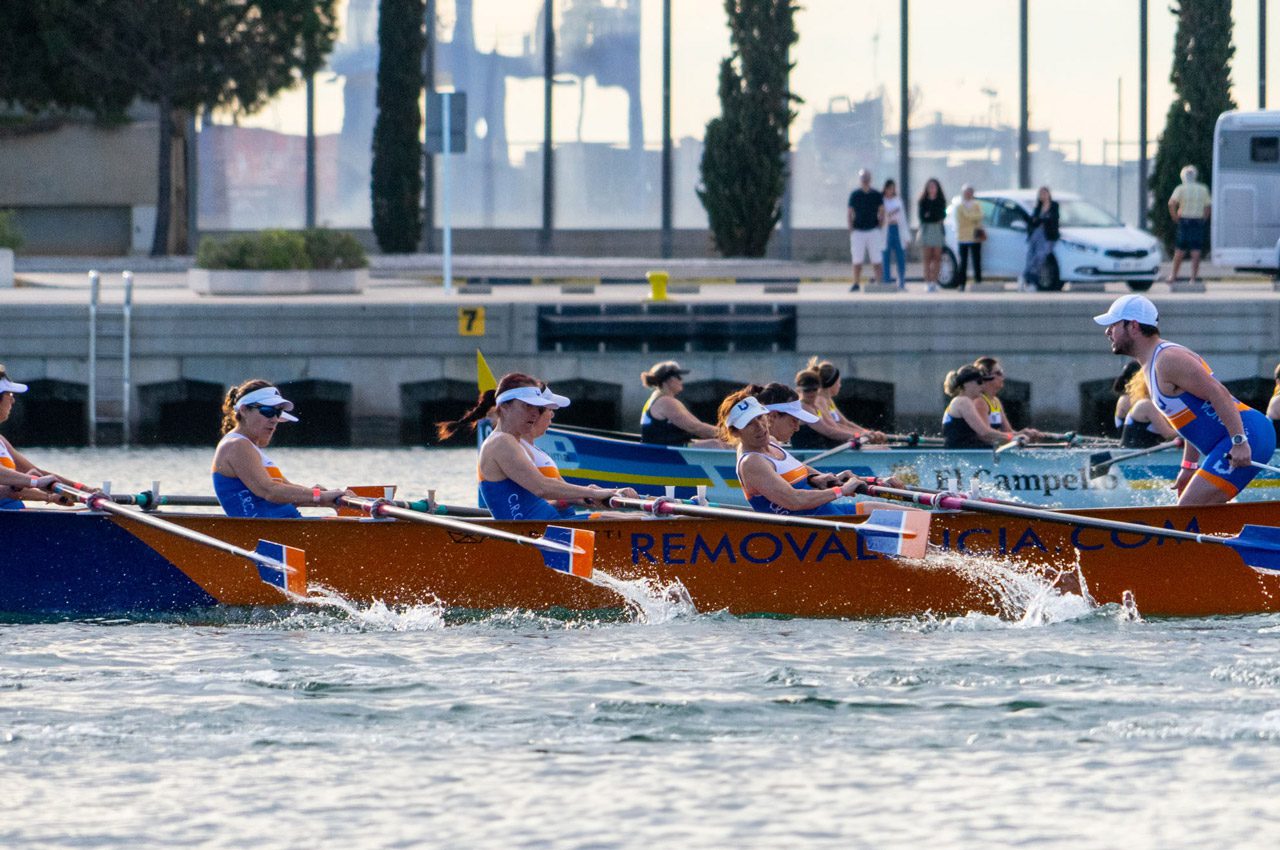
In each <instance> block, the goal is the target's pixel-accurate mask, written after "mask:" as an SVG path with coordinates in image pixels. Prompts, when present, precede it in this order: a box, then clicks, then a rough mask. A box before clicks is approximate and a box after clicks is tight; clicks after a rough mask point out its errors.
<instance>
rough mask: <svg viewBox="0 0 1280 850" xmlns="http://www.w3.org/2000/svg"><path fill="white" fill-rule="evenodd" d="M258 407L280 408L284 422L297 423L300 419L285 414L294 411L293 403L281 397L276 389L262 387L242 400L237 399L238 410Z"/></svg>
mask: <svg viewBox="0 0 1280 850" xmlns="http://www.w3.org/2000/svg"><path fill="white" fill-rule="evenodd" d="M251 404H252V405H256V406H258V407H278V408H280V409H281V411H282V412H281V414H280V419H281V420H282V421H284V422H297V421H298V417H296V416H294V415H293V414H291V413H284V412H283V411H286V410H293V402H291V401H289V400H288V399H287V398H285V397H284V396H282V395H280V391H279V390H278V389H276V388H275V387H260V388H259V389H256V390H254V391H253V392H251V393H245V394H244V396H243V397H242V398H239V399H236V410H240V409H241V408H244V407H248V406H249V405H251Z"/></svg>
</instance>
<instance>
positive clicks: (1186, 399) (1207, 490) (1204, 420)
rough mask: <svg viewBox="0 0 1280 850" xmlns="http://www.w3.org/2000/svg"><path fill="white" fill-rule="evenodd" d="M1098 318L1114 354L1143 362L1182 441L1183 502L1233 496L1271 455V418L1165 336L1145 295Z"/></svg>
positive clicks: (1119, 302) (1215, 501) (1178, 484)
mask: <svg viewBox="0 0 1280 850" xmlns="http://www.w3.org/2000/svg"><path fill="white" fill-rule="evenodd" d="M1093 320H1094V321H1095V322H1097V323H1098V324H1100V325H1102V326H1103V327H1105V328H1106V329H1107V340H1108V341H1109V342H1110V343H1111V352H1112V353H1113V354H1119V355H1122V356H1124V357H1132V358H1133V359H1134V360H1137V361H1138V363H1140V364H1141V365H1142V371H1143V373H1144V374H1145V375H1146V378H1147V388H1148V389H1149V390H1150V391H1151V400H1152V401H1154V402H1155V404H1156V407H1157V408H1158V409H1159V410H1160V412H1161V413H1163V414H1164V416H1165V418H1166V419H1168V420H1169V423H1170V424H1171V425H1173V427H1174V428H1176V429H1177V431H1178V435H1179V436H1181V437H1182V439H1183V440H1184V441H1185V444H1184V446H1183V450H1182V469H1181V470H1180V471H1179V473H1178V479H1177V481H1175V482H1174V487H1175V488H1176V489H1177V491H1178V504H1179V505H1220V504H1222V503H1223V502H1227V501H1230V500H1231V499H1234V498H1235V497H1236V494H1237V493H1239V492H1240V491H1241V490H1243V489H1244V488H1245V487H1247V486H1248V485H1249V482H1250V481H1252V480H1253V479H1254V477H1255V476H1256V475H1257V474H1258V467H1256V466H1253V465H1252V462H1253V461H1255V460H1256V461H1258V462H1259V463H1269V462H1270V461H1271V455H1272V454H1273V453H1274V452H1275V449H1276V433H1275V429H1274V428H1273V427H1272V425H1271V422H1270V421H1269V420H1268V419H1267V417H1265V416H1263V415H1262V414H1261V413H1260V412H1258V411H1257V410H1254V409H1253V408H1252V407H1250V406H1249V405H1247V404H1244V403H1243V402H1241V401H1240V400H1239V399H1236V398H1235V397H1234V396H1232V395H1231V391H1230V390H1228V389H1227V388H1226V387H1224V386H1223V385H1222V382H1221V381H1219V380H1218V379H1217V378H1215V377H1214V376H1213V372H1212V370H1210V369H1209V364H1207V363H1205V362H1204V360H1202V359H1201V358H1200V356H1199V355H1198V354H1196V353H1195V352H1194V351H1192V350H1191V349H1189V348H1186V347H1184V346H1181V345H1178V344H1177V343H1174V342H1167V341H1165V340H1163V339H1161V338H1160V330H1159V327H1158V325H1159V320H1160V317H1159V314H1158V313H1157V312H1156V305H1154V304H1152V303H1151V301H1150V300H1149V299H1148V298H1147V297H1146V296H1145V295H1123V296H1121V297H1119V298H1117V299H1116V300H1115V301H1114V302H1112V304H1111V308H1110V309H1109V310H1107V312H1105V313H1103V314H1101V315H1099V316H1094V317H1093Z"/></svg>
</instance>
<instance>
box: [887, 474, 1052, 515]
mask: <svg viewBox="0 0 1280 850" xmlns="http://www.w3.org/2000/svg"><path fill="white" fill-rule="evenodd" d="M862 480H863V481H866V482H867V483H868V484H871V485H876V486H881V487H889V486H892V485H890V484H888V483H887V482H886V480H885V479H883V478H877V477H875V476H874V475H871V476H866V477H864V478H863V479H862ZM899 489H902V490H910V491H911V492H912V493H927V494H928V495H930V496H950V495H955V493H954V491H949V490H931V489H929V488H928V487H917V486H914V485H911V484H904V485H902V487H901V488H899ZM969 498H970V499H978V500H980V501H983V502H990V503H991V504H993V505H1016V506H1017V507H1026V506H1027V504H1026V502H1015V501H1013V500H1011V499H997V498H995V497H994V496H974V495H972V494H970V495H969Z"/></svg>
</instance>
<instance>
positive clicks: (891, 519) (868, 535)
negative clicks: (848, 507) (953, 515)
mask: <svg viewBox="0 0 1280 850" xmlns="http://www.w3.org/2000/svg"><path fill="white" fill-rule="evenodd" d="M932 519H933V516H932V514H930V513H929V512H928V511H895V510H891V509H888V508H883V509H880V508H878V509H876V510H873V511H872V512H871V515H870V516H868V517H867V521H866V522H865V523H863V524H862V525H860V526H858V528H859V529H860V531H859V533H860V534H861V535H862V537H863V539H864V540H865V542H866V547H867V548H868V549H870V550H871V551H872V552H879V553H881V554H883V555H896V556H897V557H900V558H923V557H924V555H925V550H926V549H927V548H928V546H929V522H930V520H932Z"/></svg>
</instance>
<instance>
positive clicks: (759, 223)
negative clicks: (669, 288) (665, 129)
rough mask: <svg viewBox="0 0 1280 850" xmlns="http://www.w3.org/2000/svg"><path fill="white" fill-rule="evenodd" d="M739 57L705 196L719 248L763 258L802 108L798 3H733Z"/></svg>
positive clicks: (711, 143)
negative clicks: (793, 79)
mask: <svg viewBox="0 0 1280 850" xmlns="http://www.w3.org/2000/svg"><path fill="white" fill-rule="evenodd" d="M724 8H725V12H726V13H727V14H728V16H729V38H730V42H731V44H732V51H731V52H730V54H729V57H728V58H726V59H724V60H723V61H722V62H721V63H720V115H719V117H717V118H713V119H711V121H710V122H708V124H707V129H706V134H705V138H704V140H703V148H702V163H701V173H702V185H701V186H700V187H699V188H698V197H699V199H701V201H702V206H703V207H705V208H706V210H707V218H708V220H709V222H710V224H711V233H712V237H713V238H714V240H715V244H716V249H717V250H718V251H719V252H720V253H721V254H722V255H724V256H726V257H762V256H764V253H765V250H766V249H767V248H768V246H769V237H770V235H772V233H773V229H774V227H775V226H777V224H778V220H779V218H781V216H782V206H781V200H782V195H783V192H784V191H785V189H786V184H787V152H788V151H789V150H790V143H789V141H788V139H787V131H788V129H789V128H790V126H791V122H792V120H794V119H795V117H796V113H795V112H794V111H793V110H792V109H791V104H792V103H799V102H801V101H800V99H799V98H798V97H796V96H794V95H793V94H791V91H790V89H789V86H788V77H789V75H790V72H791V68H792V67H793V66H792V63H791V62H790V61H789V58H788V57H789V53H790V49H791V45H793V44H795V43H796V41H797V39H798V36H797V34H796V28H795V13H796V10H797V9H798V8H799V7H798V6H797V4H796V3H795V2H794V0H725V4H724Z"/></svg>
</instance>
